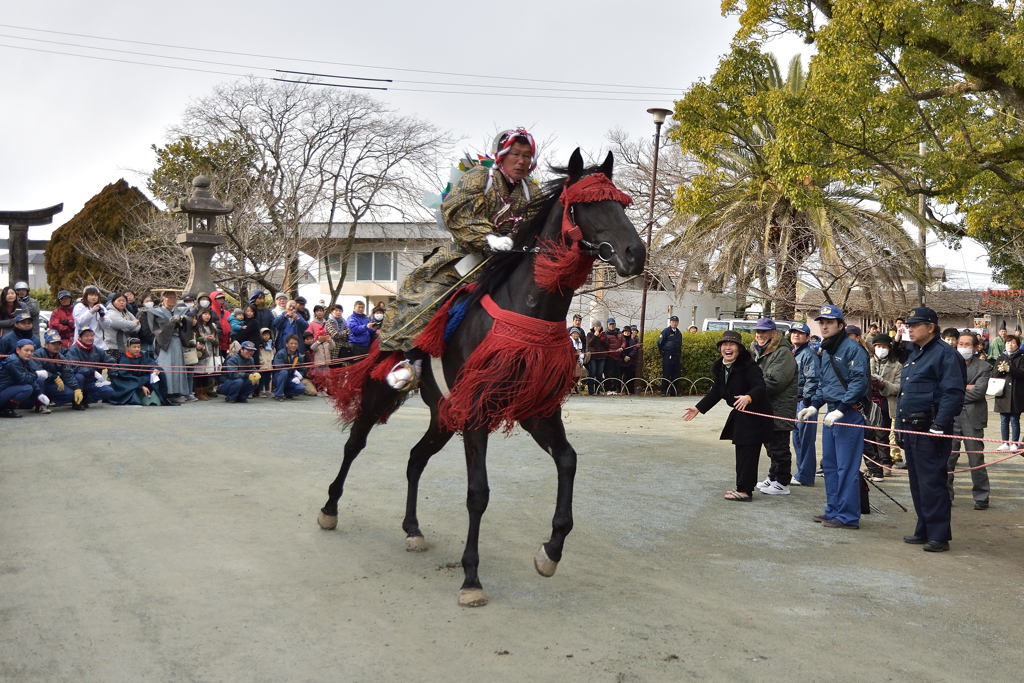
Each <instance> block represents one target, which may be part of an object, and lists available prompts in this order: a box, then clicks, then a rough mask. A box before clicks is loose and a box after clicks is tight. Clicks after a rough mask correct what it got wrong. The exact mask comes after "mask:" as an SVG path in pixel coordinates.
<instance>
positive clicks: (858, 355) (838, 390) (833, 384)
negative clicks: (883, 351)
mask: <svg viewBox="0 0 1024 683" xmlns="http://www.w3.org/2000/svg"><path fill="white" fill-rule="evenodd" d="M839 334H843V332H842V331H840V332H839ZM830 358H831V356H830V355H829V352H828V351H826V350H825V349H824V347H823V348H822V350H821V380H820V381H819V382H818V390H817V391H816V392H815V394H814V400H813V401H812V404H813V405H814V407H815V408H821V407H822V406H823V405H826V404H828V405H829V407H830V408H831V407H832V406H833V405H834V406H835V408H836V409H837V410H839V411H840V412H843V413H845V412H847V411H848V410H850V409H851V408H853V406H854V404H856V403H857V402H858V401H860V400H861V399H864V398H867V397H868V396H870V391H871V384H870V382H869V381H868V380H869V379H870V377H871V368H870V364H869V363H868V352H867V351H865V350H864V347H863V346H861V345H860V344H858V343H857V342H855V341H854V340H853V339H850V338H849V337H845V336H844V338H843V341H841V342H840V343H839V348H837V349H836V353H835V358H836V363H835V364H836V367H838V368H839V372H840V373H842V377H843V381H845V382H846V384H847V388H846V389H844V388H843V383H842V382H841V381H840V380H839V377H837V376H836V372H835V369H834V368H833V367H832V361H831V360H830Z"/></svg>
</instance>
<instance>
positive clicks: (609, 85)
mask: <svg viewBox="0 0 1024 683" xmlns="http://www.w3.org/2000/svg"><path fill="white" fill-rule="evenodd" d="M0 27H2V28H11V29H16V30H19V31H32V32H36V33H47V34H52V35H62V36H72V37H75V38H88V39H90V40H106V41H111V42H117V43H129V44H133V45H147V46H150V47H163V48H169V49H174V50H190V51H195V52H208V53H215V54H225V55H233V56H236V57H257V58H260V59H276V60H282V61H292V62H306V63H309V64H330V65H333V66H345V67H350V68H357V69H378V70H384V71H403V72H407V73H422V74H434V75H439V76H458V77H460V78H481V79H490V80H500V81H520V82H524V83H552V84H556V85H583V86H593V87H602V88H628V89H632V90H637V91H651V92H653V91H664V93H663V96H666V95H668V94H670V93H681V92H683V90H684V88H678V87H665V86H646V85H644V86H641V85H633V84H622V83H590V82H585V81H561V80H552V79H542V78H523V77H518V76H492V75H487V74H470V73H461V72H454V71H435V70H430V69H412V68H407V67H391V66H381V65H376V64H356V63H351V62H336V61H330V60H322V59H307V58H303V57H287V56H282V55H267V54H259V53H252V52H235V51H231V50H217V49H213V48H203V47H189V46H183V45H172V44H168V43H155V42H150V41H143V40H129V39H125V38H110V37H107V36H95V35H89V34H85V33H71V32H68V31H53V30H49V29H40V28H33V27H29V26H17V25H14V24H0ZM25 40H31V39H28V38H26V39H25ZM467 87H472V84H467ZM622 94H633V93H622ZM637 94H640V93H637Z"/></svg>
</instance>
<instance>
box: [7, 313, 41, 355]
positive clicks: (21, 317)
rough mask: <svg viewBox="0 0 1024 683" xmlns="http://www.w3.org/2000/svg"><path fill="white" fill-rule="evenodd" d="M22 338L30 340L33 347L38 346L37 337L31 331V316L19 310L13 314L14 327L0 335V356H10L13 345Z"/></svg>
mask: <svg viewBox="0 0 1024 683" xmlns="http://www.w3.org/2000/svg"><path fill="white" fill-rule="evenodd" d="M22 339H27V340H29V341H30V342H32V347H33V348H36V349H38V348H40V347H41V346H42V344H40V343H39V337H37V336H36V335H35V334H34V333H33V332H32V316H30V315H29V314H28V313H25V312H19V313H17V314H15V316H14V327H12V328H11V330H10V332H8V333H7V334H5V335H4V336H3V337H0V356H10V355H12V354H13V353H14V347H15V345H17V343H18V342H20V341H21V340H22Z"/></svg>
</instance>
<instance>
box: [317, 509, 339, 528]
mask: <svg viewBox="0 0 1024 683" xmlns="http://www.w3.org/2000/svg"><path fill="white" fill-rule="evenodd" d="M316 521H317V524H319V525H320V528H321V529H325V530H327V531H334V530H335V529H337V528H338V515H325V514H324V513H323V511H321V512H320V516H319V517H317V518H316Z"/></svg>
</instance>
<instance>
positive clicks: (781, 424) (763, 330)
mask: <svg viewBox="0 0 1024 683" xmlns="http://www.w3.org/2000/svg"><path fill="white" fill-rule="evenodd" d="M750 355H751V356H753V357H754V360H755V361H756V362H757V365H758V367H760V368H761V374H762V375H763V376H764V385H765V388H767V389H768V400H769V401H770V402H771V404H772V413H773V414H774V415H776V416H777V417H786V418H790V420H792V417H793V415H796V399H797V391H798V384H799V381H800V378H799V374H798V372H797V367H796V361H795V360H794V359H793V347H792V345H791V344H790V343H789V340H788V339H786V336H785V335H784V334H783V333H782V331H781V330H778V329H777V328H776V325H775V321H774V320H772V319H771V318H761V319H760V320H758V321H757V326H756V327H754V341H753V342H752V343H751V345H750ZM790 420H774V421H773V424H774V427H775V429H774V431H773V432H772V435H771V437H770V439H769V440H768V441H766V442H765V449H766V450H767V451H768V458H769V459H770V460H771V461H772V464H771V468H770V469H769V470H768V478H767V479H765V480H764V481H762V482H761V483H760V484H758V485H757V488H758V489H760V491H761V493H767V494H769V495H775V496H779V495H781V496H785V495H789V483H790V481H791V480H792V478H793V454H792V452H791V451H790V450H789V434H790V432H792V431H793V422H791V421H790Z"/></svg>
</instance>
